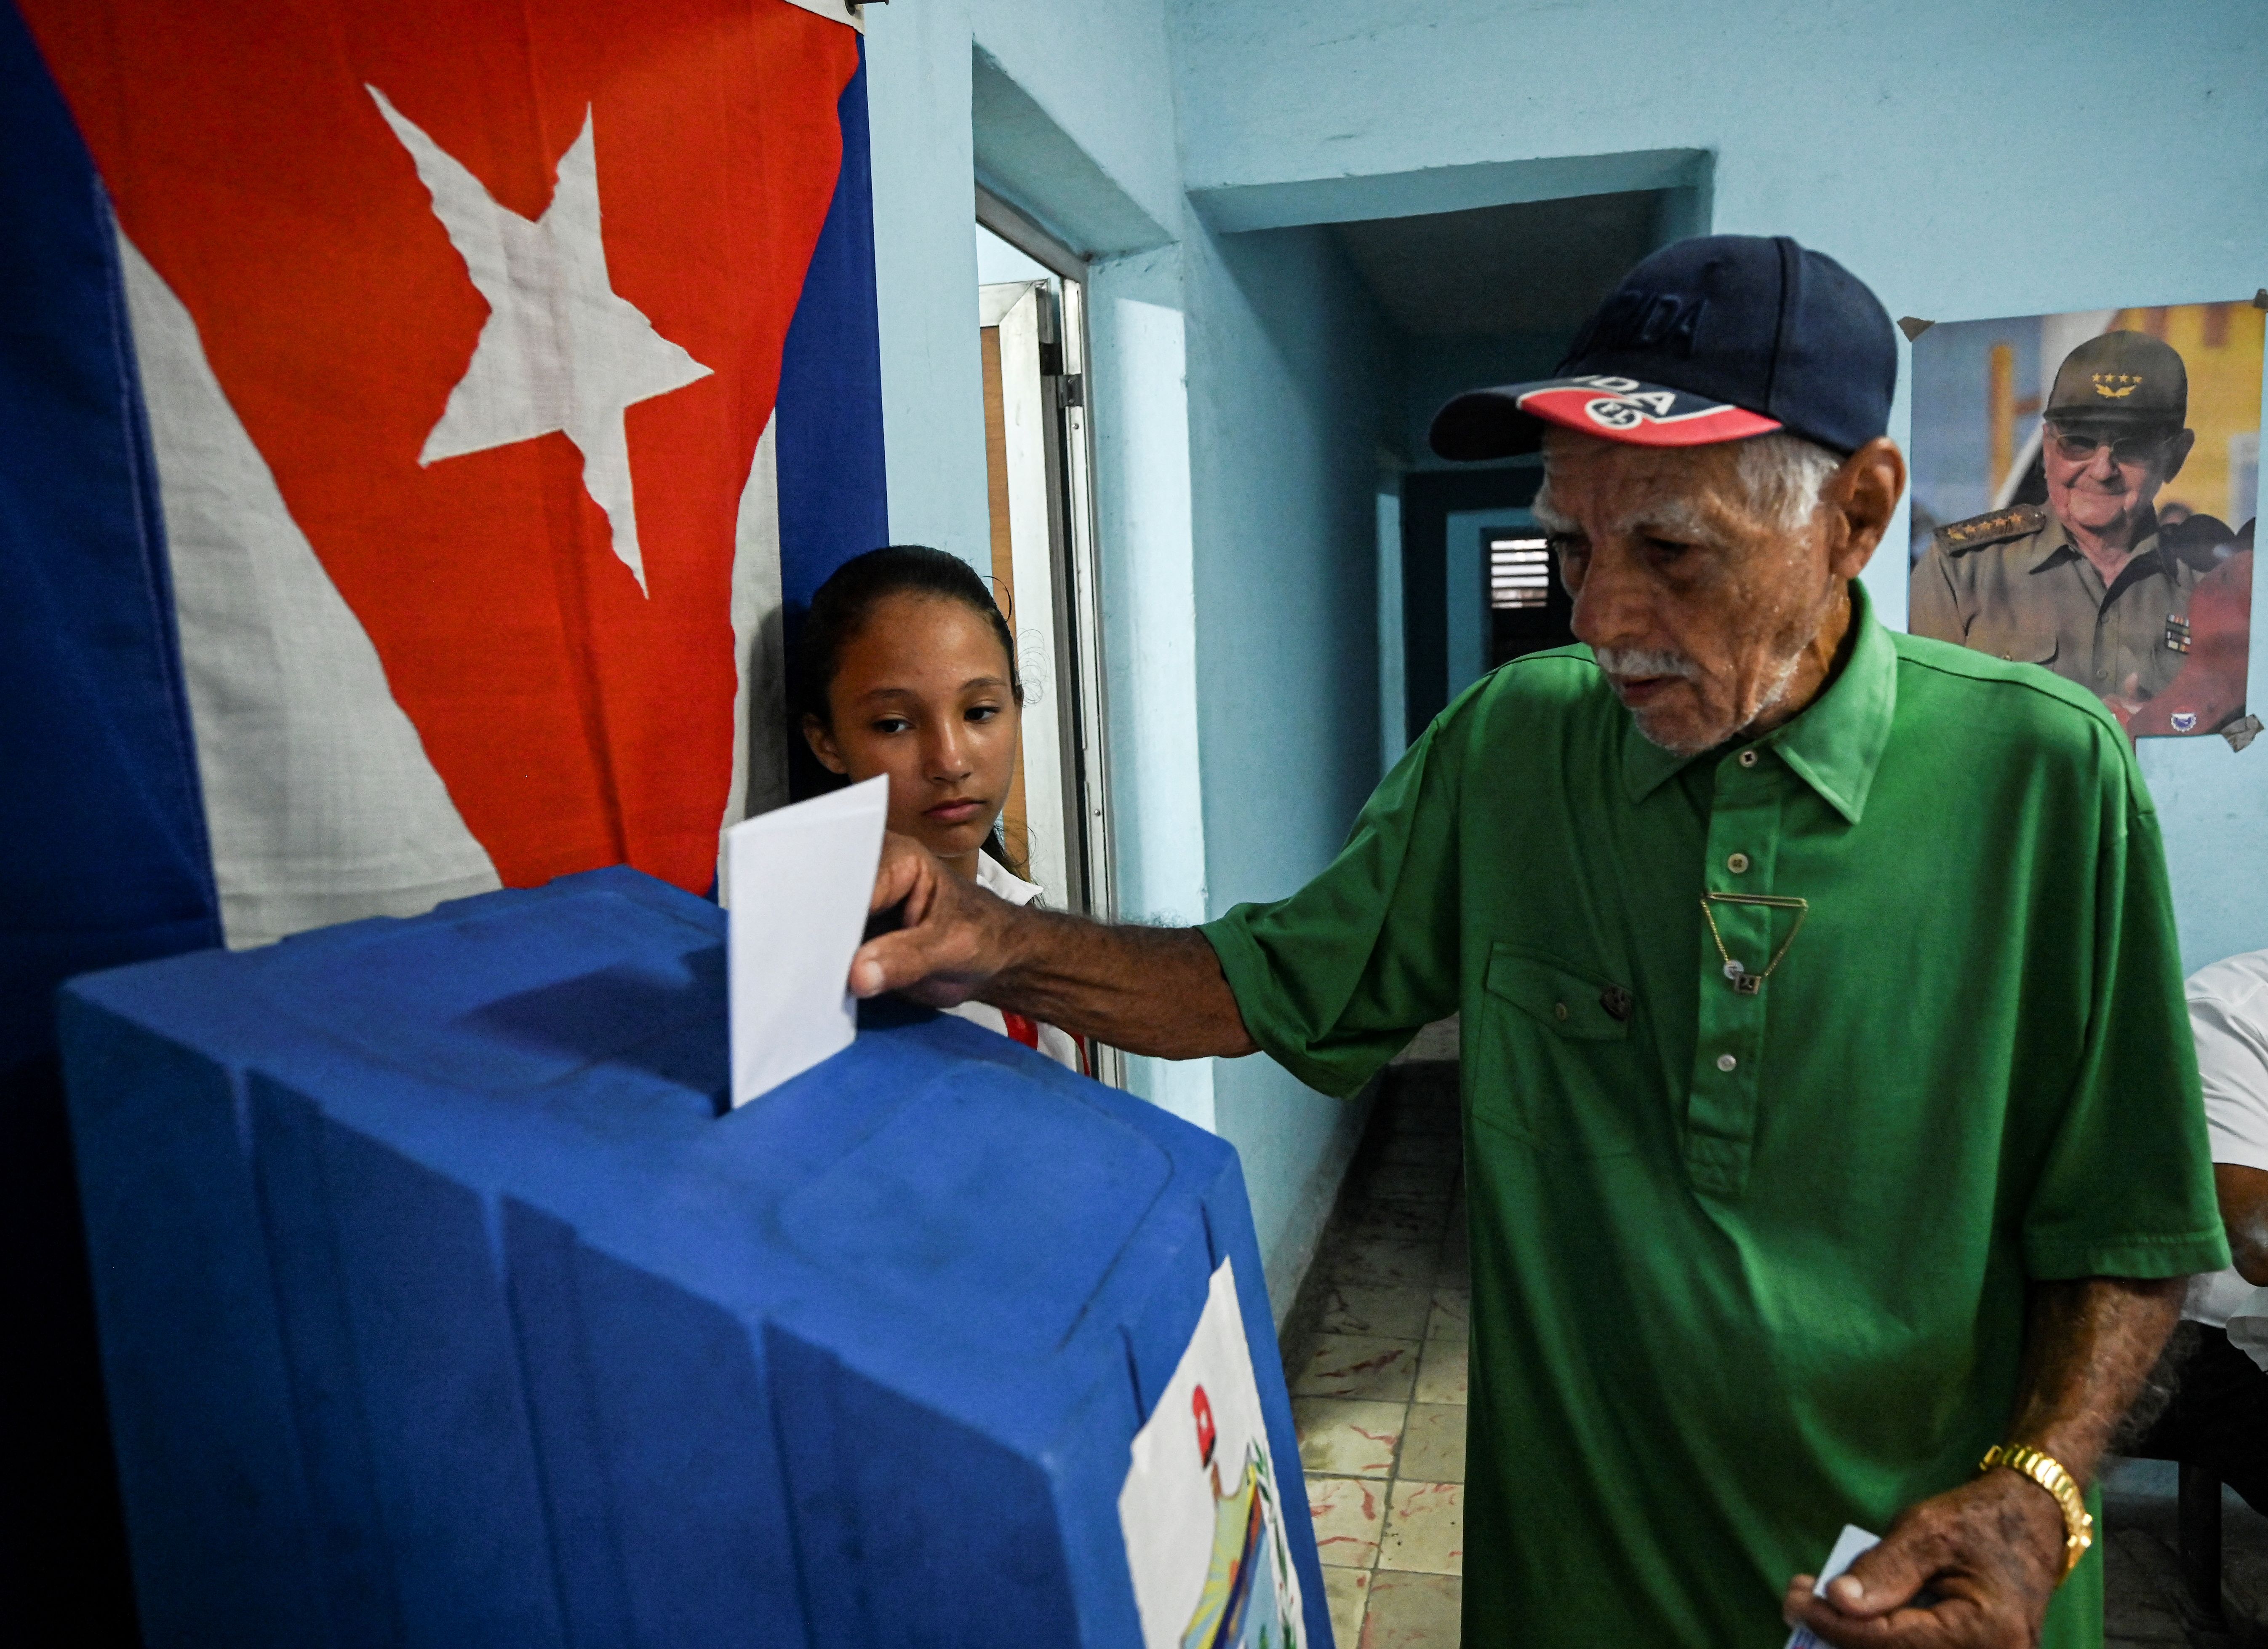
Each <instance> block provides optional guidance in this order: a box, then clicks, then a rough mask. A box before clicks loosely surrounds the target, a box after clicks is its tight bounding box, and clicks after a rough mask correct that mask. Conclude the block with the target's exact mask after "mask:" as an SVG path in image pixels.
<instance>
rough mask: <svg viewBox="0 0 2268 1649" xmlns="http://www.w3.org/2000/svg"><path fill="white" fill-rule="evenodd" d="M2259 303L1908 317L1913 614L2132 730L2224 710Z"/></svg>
mask: <svg viewBox="0 0 2268 1649" xmlns="http://www.w3.org/2000/svg"><path fill="white" fill-rule="evenodd" d="M2263 320H2264V314H2263V312H2262V311H2261V310H2260V309H2258V308H2256V307H2253V305H2252V304H2250V302H2236V303H2199V304H2177V305H2170V306H2161V307H2148V308H2128V309H2090V310H2081V311H2077V312H2074V313H2071V314H2046V315H2021V316H2016V317H2014V318H2010V319H2006V320H1998V321H1959V322H1940V323H1938V324H1936V325H1934V326H1932V327H1930V328H1929V329H1927V330H1926V331H1924V332H1922V333H1921V334H1920V335H1919V336H1917V337H1916V338H1915V339H1914V345H1913V397H1914V399H1913V442H1912V447H1913V454H1912V456H1913V541H1912V545H1911V606H1910V618H1909V625H1910V627H1911V629H1912V631H1913V632H1914V633H1915V634H1917V635H1929V636H1935V637H1937V638H1939V639H1940V640H1946V641H1953V642H1957V643H1960V644H1961V645H1962V646H1965V647H1973V648H1976V649H1977V650H1978V651H1980V652H1985V653H1989V654H1992V655H1993V656H1995V657H1997V658H2003V659H2009V660H2014V661H2021V662H2025V663H2031V664H2037V665H2040V666H2042V667H2043V668H2044V669H2049V670H2052V671H2053V672H2054V673H2055V674H2057V675H2058V676H2060V677H2064V679H2066V681H2070V682H2073V683H2075V684H2078V685H2079V686H2081V687H2084V688H2086V689H2087V690H2088V691H2089V692H2092V693H2094V694H2095V696H2096V697H2097V698H2098V699H2102V702H2103V703H2104V705H2105V706H2108V707H2109V708H2110V712H2111V714H2114V715H2116V716H2117V718H2118V721H2119V722H2120V724H2121V725H2122V726H2124V728H2126V730H2127V731H2128V732H2129V733H2130V734H2132V735H2133V736H2136V737H2147V736H2183V735H2190V736H2194V735H2197V734H2203V733H2215V732H2220V731H2221V730H2222V729H2224V728H2230V727H2231V726H2232V725H2233V724H2235V723H2236V722H2238V721H2242V718H2243V717H2244V715H2245V686H2246V683H2245V667H2246V659H2247V655H2248V654H2249V653H2250V646H2251V619H2252V534H2253V516H2254V514H2255V508H2256V503H2257V492H2258V484H2259V470H2260V421H2261V420H2260V402H2261V394H2260V378H2261V340H2262V322H2263Z"/></svg>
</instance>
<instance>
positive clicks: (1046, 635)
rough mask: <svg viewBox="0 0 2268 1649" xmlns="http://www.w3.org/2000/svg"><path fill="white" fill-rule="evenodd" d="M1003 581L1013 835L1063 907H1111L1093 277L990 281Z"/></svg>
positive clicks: (992, 455)
mask: <svg viewBox="0 0 2268 1649" xmlns="http://www.w3.org/2000/svg"><path fill="white" fill-rule="evenodd" d="M977 290H978V299H979V301H978V319H979V322H980V324H981V326H982V328H983V332H982V340H983V363H984V445H985V460H986V469H987V471H988V479H989V482H990V498H991V529H992V543H991V558H992V580H993V585H994V588H995V589H996V590H997V591H998V595H999V601H1000V608H1001V610H1002V611H1003V612H1004V613H1005V614H1006V615H1007V617H1008V623H1009V628H1010V631H1011V632H1012V633H1013V636H1014V638H1015V643H1016V669H1017V674H1018V677H1020V680H1021V682H1022V684H1023V689H1024V737H1023V745H1022V750H1021V751H1020V756H1019V759H1018V764H1017V772H1016V777H1015V780H1014V783H1013V787H1012V788H1011V790H1010V792H1009V797H1008V805H1007V807H1006V809H1005V811H1004V812H1003V814H1002V816H1001V834H1002V836H1003V839H1005V844H1006V846H1007V848H1008V853H1009V857H1010V858H1011V859H1013V860H1016V861H1020V865H1021V867H1022V868H1023V869H1024V871H1025V874H1026V875H1027V876H1029V877H1030V879H1031V880H1033V881H1035V882H1037V883H1038V884H1040V885H1041V887H1042V888H1043V889H1044V890H1045V891H1046V893H1045V897H1046V900H1047V903H1048V904H1049V906H1052V907H1053V908H1055V909H1057V910H1068V911H1078V912H1080V913H1086V914H1090V915H1094V916H1101V917H1106V918H1107V917H1108V916H1109V915H1110V914H1111V913H1112V911H1111V901H1110V889H1109V854H1108V809H1107V779H1106V772H1105V765H1104V757H1103V741H1102V716H1101V658H1100V655H1099V648H1098V647H1097V645H1096V637H1097V633H1098V632H1097V627H1096V625H1095V624H1094V555H1093V536H1092V531H1091V520H1092V518H1091V515H1090V514H1089V512H1088V507H1087V492H1086V408H1085V406H1084V405H1083V404H1082V403H1083V401H1084V396H1083V394H1082V389H1083V386H1084V377H1083V374H1082V373H1081V372H1080V371H1079V366H1080V364H1081V354H1082V351H1080V349H1079V320H1080V315H1079V307H1078V305H1079V298H1080V296H1081V287H1080V284H1079V282H1077V281H1074V280H1069V279H1063V278H1060V277H1050V278H1048V279H1042V280H1028V281H1021V280H1020V281H1003V282H995V283H993V284H991V285H984V286H980V287H979V288H978V289H977Z"/></svg>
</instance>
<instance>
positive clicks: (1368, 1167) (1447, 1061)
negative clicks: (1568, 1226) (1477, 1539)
mask: <svg viewBox="0 0 2268 1649" xmlns="http://www.w3.org/2000/svg"><path fill="white" fill-rule="evenodd" d="M1456 1052H1457V1050H1456V1029H1455V1026H1454V1024H1442V1025H1437V1026H1433V1027H1431V1028H1429V1029H1428V1030H1427V1031H1426V1032H1425V1033H1423V1034H1422V1035H1421V1036H1420V1037H1419V1039H1418V1041H1417V1042H1416V1043H1414V1044H1412V1045H1411V1047H1410V1051H1409V1053H1408V1054H1404V1055H1403V1058H1402V1060H1401V1061H1397V1062H1396V1063H1395V1065H1394V1066H1393V1067H1391V1068H1390V1069H1388V1072H1387V1074H1386V1076H1385V1079H1384V1083H1383V1085H1382V1087H1381V1092H1380V1094H1379V1098H1378V1104H1377V1108H1376V1109H1375V1110H1374V1111H1373V1113H1372V1117H1371V1121H1370V1126H1369V1129H1368V1131H1367V1132H1366V1135H1364V1138H1363V1142H1362V1145H1361V1147H1360V1149H1359V1151H1358V1152H1357V1154H1356V1157H1355V1161H1354V1165H1353V1166H1352V1168H1351V1170H1350V1171H1349V1172H1348V1176H1347V1181H1346V1187H1345V1189H1344V1191H1343V1192H1342V1193H1341V1194H1340V1197H1339V1203H1338V1208H1337V1212H1336V1213H1335V1214H1334V1215H1333V1216H1332V1219H1331V1223H1330V1224H1329V1227H1328V1228H1327V1229H1326V1230H1325V1231H1324V1233H1323V1237H1322V1246H1321V1247H1320V1249H1319V1251H1318V1253H1316V1256H1315V1261H1314V1267H1313V1268H1312V1269H1311V1270H1310V1271H1309V1273H1308V1279H1307V1286H1306V1287H1305V1288H1304V1289H1303V1290H1301V1292H1300V1299H1299V1301H1298V1303H1297V1304H1296V1305H1294V1306H1293V1308H1292V1317H1291V1319H1290V1320H1288V1321H1287V1322H1286V1323H1285V1326H1284V1348H1285V1372H1286V1374H1287V1375H1288V1377H1289V1378H1290V1380H1291V1383H1292V1417H1293V1419H1294V1420H1295V1421H1296V1423H1298V1426H1299V1431H1300V1464H1301V1465H1302V1466H1303V1467H1304V1468H1306V1470H1307V1502H1308V1506H1309V1509H1310V1511H1311V1512H1313V1514H1314V1520H1315V1542H1316V1545H1317V1546H1318V1547H1319V1548H1320V1549H1321V1550H1322V1560H1323V1564H1324V1568H1323V1583H1324V1586H1326V1588H1327V1589H1328V1591H1329V1596H1330V1606H1331V1624H1332V1628H1333V1631H1334V1635H1335V1636H1336V1637H1337V1640H1338V1643H1339V1645H1341V1649H1355V1645H1361V1649H1389V1646H1390V1649H1453V1645H1455V1644H1456V1642H1457V1640H1458V1619H1457V1610H1458V1605H1459V1600H1460V1595H1461V1591H1462V1585H1463V1582H1462V1579H1461V1576H1462V1572H1463V1566H1464V1476H1465V1301H1466V1298H1467V1290H1468V1288H1469V1279H1468V1276H1467V1271H1466V1253H1465V1205H1464V1192H1463V1187H1462V1145H1461V1142H1460V1137H1459V1133H1458V1113H1457V1065H1456Z"/></svg>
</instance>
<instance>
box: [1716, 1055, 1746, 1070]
mask: <svg viewBox="0 0 2268 1649" xmlns="http://www.w3.org/2000/svg"><path fill="white" fill-rule="evenodd" d="M1740 1062H1741V1061H1738V1060H1736V1059H1734V1057H1733V1056H1732V1055H1731V1054H1719V1055H1717V1069H1719V1070H1720V1071H1728V1070H1730V1069H1733V1067H1734V1066H1735V1065H1737V1064H1739V1063H1740Z"/></svg>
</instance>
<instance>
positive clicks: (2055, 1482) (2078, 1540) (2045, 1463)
mask: <svg viewBox="0 0 2268 1649" xmlns="http://www.w3.org/2000/svg"><path fill="white" fill-rule="evenodd" d="M1995 1466H2006V1467H2007V1468H2008V1469H2009V1470H2010V1471H2014V1472H2021V1473H2022V1474H2023V1475H2025V1476H2027V1477H2029V1478H2030V1479H2031V1480H2032V1481H2033V1482H2034V1483H2037V1484H2039V1486H2040V1487H2041V1488H2043V1489H2044V1490H2047V1491H2048V1492H2049V1493H2050V1494H2051V1495H2053V1496H2054V1497H2055V1503H2056V1505H2057V1507H2058V1509H2059V1510H2060V1511H2061V1512H2063V1535H2064V1538H2063V1574H2062V1576H2061V1577H2060V1578H2059V1579H2058V1585H2060V1584H2061V1583H2062V1581H2064V1580H2067V1579H2070V1578H2071V1571H2073V1570H2074V1569H2076V1568H2078V1567H2079V1560H2080V1558H2082V1557H2086V1556H2087V1549H2088V1547H2090V1546H2092V1545H2094V1544H2095V1520H2094V1519H2093V1518H2092V1517H2090V1516H2088V1511H2087V1500H2086V1497H2084V1496H2083V1495H2081V1494H2080V1492H2079V1485H2078V1484H2077V1483H2074V1482H2073V1481H2072V1475H2071V1474H2070V1473H2069V1472H2067V1471H2066V1470H2065V1469H2064V1468H2063V1462H2062V1461H2061V1460H2057V1459H2056V1458H2055V1457H2054V1456H2053V1455H2051V1454H2043V1453H2040V1452H2039V1450H2037V1449H2036V1448H2025V1447H2023V1446H2021V1444H1995V1445H1993V1446H1992V1447H1991V1448H1989V1449H1986V1450H1985V1458H1984V1459H1983V1460H1979V1461H1978V1462H1977V1470H1978V1471H1980V1472H1988V1471H1991V1470H1992V1468H1994V1467H1995Z"/></svg>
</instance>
